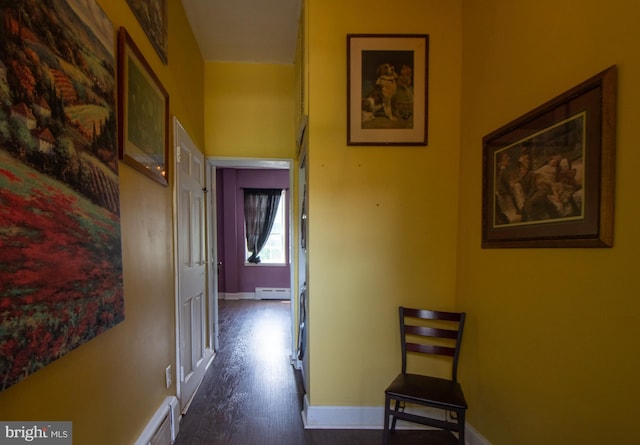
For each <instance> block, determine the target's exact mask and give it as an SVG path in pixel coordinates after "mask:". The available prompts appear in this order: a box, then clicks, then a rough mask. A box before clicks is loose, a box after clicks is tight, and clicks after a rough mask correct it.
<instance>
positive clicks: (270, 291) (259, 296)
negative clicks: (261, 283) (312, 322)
mask: <svg viewBox="0 0 640 445" xmlns="http://www.w3.org/2000/svg"><path fill="white" fill-rule="evenodd" d="M256 300H291V289H289V288H288V287H256Z"/></svg>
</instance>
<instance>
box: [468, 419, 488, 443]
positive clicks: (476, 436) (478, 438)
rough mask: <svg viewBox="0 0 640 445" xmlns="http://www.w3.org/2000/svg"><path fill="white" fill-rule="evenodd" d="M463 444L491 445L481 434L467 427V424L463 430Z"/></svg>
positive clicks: (469, 426)
mask: <svg viewBox="0 0 640 445" xmlns="http://www.w3.org/2000/svg"><path fill="white" fill-rule="evenodd" d="M465 434H466V436H465V442H467V444H469V445H491V442H489V441H488V440H487V439H486V438H485V437H484V436H483V435H482V434H480V433H479V432H478V430H476V429H475V428H474V427H472V426H471V425H469V423H468V422H467V427H466V428H465Z"/></svg>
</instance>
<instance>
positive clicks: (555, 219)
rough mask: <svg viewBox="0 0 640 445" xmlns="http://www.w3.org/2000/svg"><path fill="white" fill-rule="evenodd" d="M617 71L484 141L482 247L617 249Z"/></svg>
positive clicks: (600, 76)
mask: <svg viewBox="0 0 640 445" xmlns="http://www.w3.org/2000/svg"><path fill="white" fill-rule="evenodd" d="M616 72H617V69H616V67H615V66H613V67H610V68H608V69H607V70H605V71H603V72H601V73H599V74H597V75H595V76H593V77H592V78H590V79H588V80H586V81H585V82H583V83H581V84H580V85H578V86H576V87H574V88H572V89H570V90H569V91H567V92H565V93H564V94H561V95H560V96H558V97H556V98H554V99H552V100H550V101H549V102H547V103H545V104H544V105H541V106H540V107H538V108H536V109H534V110H532V111H531V112H529V113H527V114H525V115H524V116H521V117H519V118H518V119H516V120H514V121H513V122H511V123H509V124H507V125H505V126H503V127H502V128H499V129H498V130H496V131H494V132H492V133H490V134H488V135H487V136H485V137H484V138H483V175H482V177H483V181H482V182H483V185H482V189H483V191H482V197H483V200H482V247H483V248H500V247H611V246H613V202H614V170H615V125H616V89H617V87H616V84H617V80H616Z"/></svg>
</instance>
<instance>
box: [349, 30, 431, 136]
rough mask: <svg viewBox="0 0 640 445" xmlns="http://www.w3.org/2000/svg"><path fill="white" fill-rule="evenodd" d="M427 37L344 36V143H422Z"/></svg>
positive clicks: (425, 104)
mask: <svg viewBox="0 0 640 445" xmlns="http://www.w3.org/2000/svg"><path fill="white" fill-rule="evenodd" d="M428 85H429V36H428V35H427V34H348V35H347V145H427V133H428V132H427V127H428V125H427V123H428V120H427V114H428Z"/></svg>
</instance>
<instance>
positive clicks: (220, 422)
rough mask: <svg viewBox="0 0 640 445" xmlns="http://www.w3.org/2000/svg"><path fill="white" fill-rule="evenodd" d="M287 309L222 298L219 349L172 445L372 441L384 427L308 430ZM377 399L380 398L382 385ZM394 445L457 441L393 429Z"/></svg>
mask: <svg viewBox="0 0 640 445" xmlns="http://www.w3.org/2000/svg"><path fill="white" fill-rule="evenodd" d="M290 311H291V309H290V306H289V302H282V301H272V300H264V301H255V300H239V301H233V300H231V301H225V300H222V301H220V305H219V319H220V350H219V351H218V353H217V354H216V357H215V358H214V360H213V362H212V363H211V366H210V367H209V369H208V370H207V374H206V375H205V377H204V380H203V382H202V385H201V386H200V388H199V390H198V392H197V393H196V395H195V397H194V399H193V401H192V402H191V406H190V407H189V410H188V411H187V414H186V415H185V416H184V417H183V418H182V421H181V423H180V432H179V434H178V437H177V439H176V441H175V443H174V445H217V444H219V445H372V444H381V443H382V431H381V430H305V429H304V426H303V424H302V417H301V414H300V413H301V411H302V400H303V396H304V392H303V388H302V379H301V376H300V373H299V371H296V370H295V369H294V368H293V367H292V366H291V364H290V361H289V354H290V345H291V337H290V335H291V334H290ZM381 399H384V396H383V394H382V390H381ZM390 442H391V444H407V445H417V444H425V445H426V444H429V445H454V444H456V443H457V441H456V440H455V438H454V437H453V436H452V435H451V434H450V433H448V432H442V431H398V432H396V433H395V434H393V435H392V440H391V441H390Z"/></svg>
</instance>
